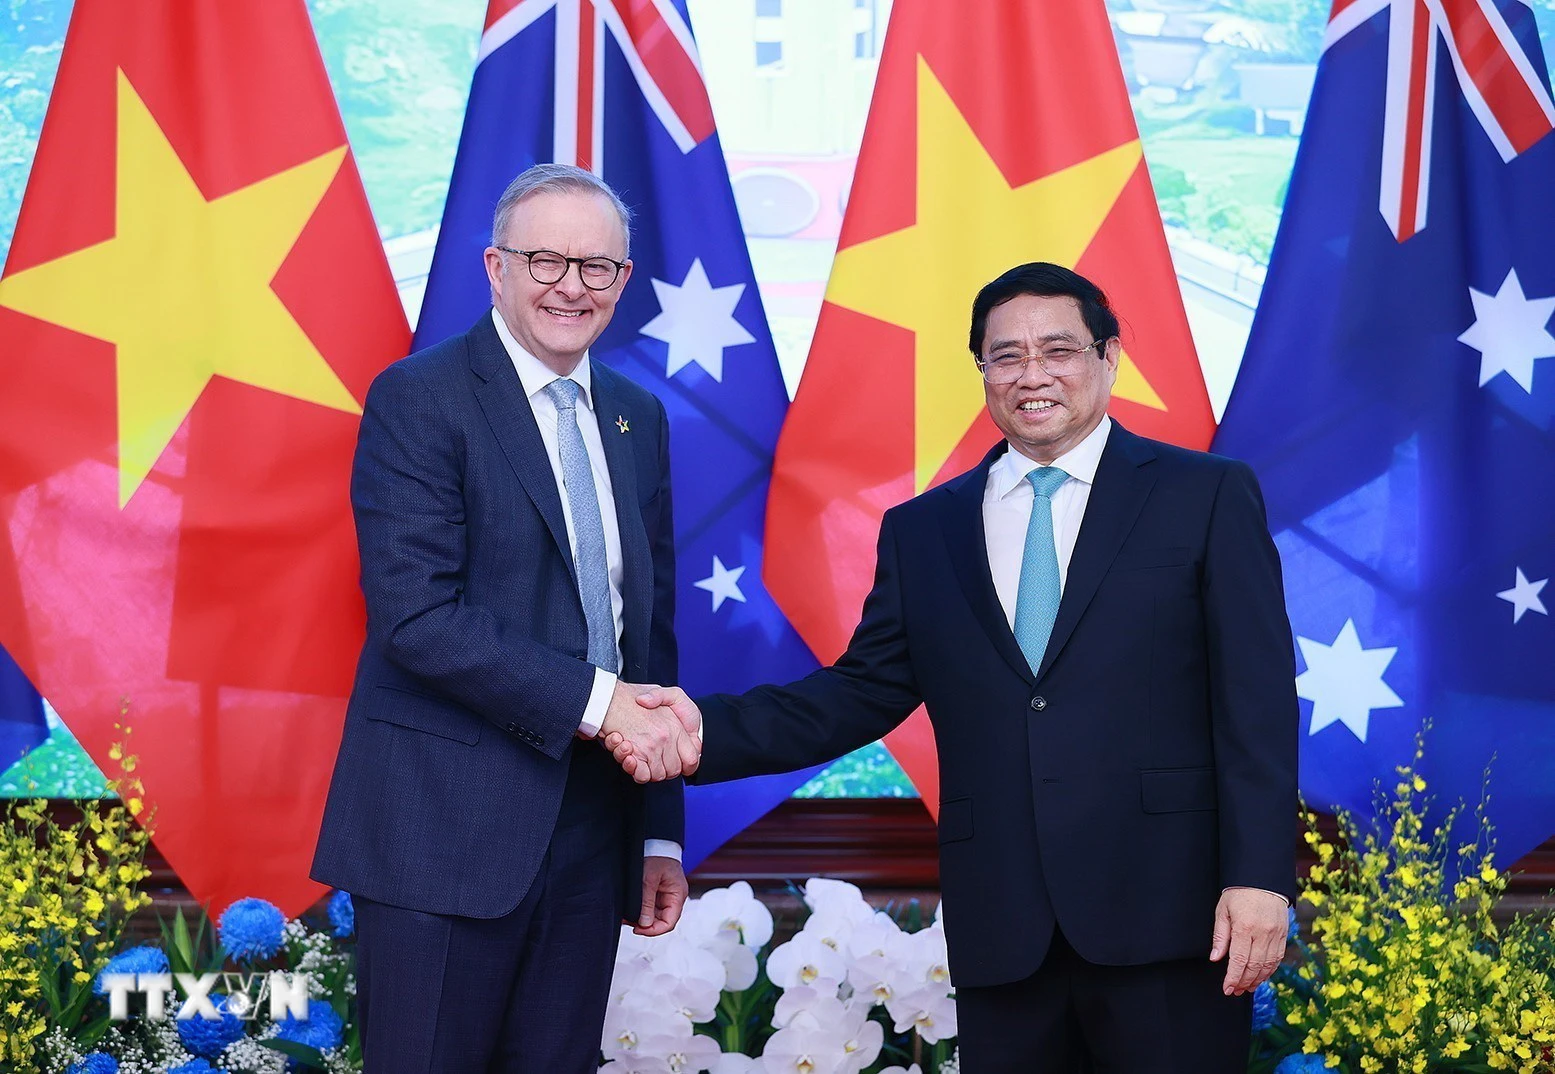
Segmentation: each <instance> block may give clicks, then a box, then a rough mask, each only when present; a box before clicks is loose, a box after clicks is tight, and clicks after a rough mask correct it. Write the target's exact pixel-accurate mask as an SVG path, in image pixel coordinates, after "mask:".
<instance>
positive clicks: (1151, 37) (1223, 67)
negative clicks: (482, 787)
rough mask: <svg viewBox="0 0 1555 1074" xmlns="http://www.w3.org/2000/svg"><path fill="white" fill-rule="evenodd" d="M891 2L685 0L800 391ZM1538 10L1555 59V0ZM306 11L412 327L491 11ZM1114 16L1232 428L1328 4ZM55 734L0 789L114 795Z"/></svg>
mask: <svg viewBox="0 0 1555 1074" xmlns="http://www.w3.org/2000/svg"><path fill="white" fill-rule="evenodd" d="M890 6H891V5H890V0H691V3H690V8H691V16H692V25H693V28H694V30H695V32H696V35H697V38H698V41H699V44H700V49H701V55H702V62H703V67H704V70H705V73H706V77H707V80H708V83H709V88H710V91H711V95H712V101H713V106H714V110H715V111H716V113H717V119H718V124H719V129H720V131H721V136H722V141H723V145H724V148H725V152H726V155H727V157H728V161H729V169H730V173H731V177H732V180H733V184H734V190H735V195H736V199H737V201H738V203H739V207H740V211H741V217H742V222H743V225H744V229H745V232H746V236H747V239H748V242H749V244H750V249H751V255H752V259H753V262H754V264H755V269H756V274H757V278H758V282H759V284H760V288H761V293H762V298H763V301H764V304H765V307H766V312H767V316H768V319H769V321H770V324H771V327H772V332H773V336H774V338H775V340H776V342H777V346H778V351H779V356H780V359H781V361H782V364H783V372H784V377H785V381H786V383H787V385H788V388H789V391H790V394H792V392H793V390H794V388H795V386H796V385H797V383H798V379H799V376H800V374H801V372H802V370H803V366H804V358H805V354H806V351H807V349H808V346H809V342H810V337H811V335H812V334H813V332H814V328H815V320H816V315H817V313H818V311H819V309H820V305H821V298H822V294H823V292H824V289H825V284H826V278H827V274H828V272H829V269H830V266H831V260H832V255H833V252H834V250H835V246H836V239H837V231H838V227H839V225H840V222H841V219H842V211H843V208H844V206H845V205H846V201H847V196H848V190H849V184H850V180H851V177H852V172H853V163H854V159H855V157H856V154H857V151H858V146H859V140H860V137H861V135H862V131H863V127H864V119H865V114H866V112H867V109H868V105H869V97H870V91H871V87H872V85H873V79H874V74H875V66H876V63H877V61H878V56H879V51H880V46H881V43H882V41H883V39H884V36H885V33H886V30H887V26H888V21H889V15H890ZM1530 6H1531V7H1533V9H1534V11H1535V14H1536V16H1537V19H1538V22H1539V27H1540V31H1541V37H1542V38H1543V41H1544V45H1545V49H1546V52H1548V50H1549V48H1550V45H1551V41H1552V39H1555V0H1535V2H1533V3H1531V4H1530ZM308 7H309V11H310V13H311V16H312V19H313V24H314V28H315V30H316V32H317V35H318V40H319V44H320V47H321V49H322V52H323V55H324V59H325V63H326V65H327V66H328V69H329V74H330V78H331V82H332V84H333V86H334V90H335V94H336V96H337V98H338V100H339V103H340V108H341V112H342V114H343V116H344V120H345V124H346V128H347V131H348V133H349V135H350V139H351V144H352V150H353V152H354V153H355V155H356V158H357V161H358V164H359V167H360V171H361V174H362V177H363V180H364V182H365V184H366V187H367V193H368V196H369V198H370V201H371V204H372V209H373V213H374V216H375V219H376V221H377V225H378V229H379V233H380V235H381V236H382V239H383V244H384V250H385V252H386V254H387V255H388V258H389V262H390V266H391V268H392V269H393V272H394V276H395V280H396V283H397V284H398V287H399V291H400V296H401V299H402V301H403V303H404V305H405V308H406V311H407V313H408V315H409V317H410V320H411V323H412V325H414V323H415V320H416V315H417V312H418V310H419V308H420V302H421V295H422V289H423V287H424V285H425V280H426V274H427V270H428V267H429V265H430V261H431V256H432V251H433V248H434V245H435V241H436V235H437V227H438V222H439V219H440V216H441V213H442V208H443V202H444V197H445V195H446V192H447V187H448V179H449V172H450V169H451V167H452V163H453V157H454V150H455V146H456V143H457V140H458V136H459V130H460V124H461V120H462V118H463V112H464V104H465V96H466V94H467V92H468V87H469V82H470V74H471V71H472V69H473V67H474V63H475V52H476V44H477V39H478V30H479V27H480V23H481V16H482V13H483V11H484V8H485V2H484V0H444V2H442V3H439V4H424V3H419V2H417V0H308ZM1107 7H1108V11H1109V14H1110V16H1111V20H1112V25H1113V29H1114V33H1115V38H1116V40H1117V43H1118V49H1119V55H1120V58H1121V61H1122V66H1123V70H1124V72H1125V75H1126V76H1127V78H1128V81H1129V88H1130V96H1131V99H1132V102H1133V105H1134V111H1135V116H1136V119H1137V121H1138V125H1139V129H1140V133H1141V135H1142V137H1143V140H1144V145H1145V152H1146V157H1147V160H1148V163H1149V168H1150V173H1151V177H1152V180H1153V183H1154V186H1155V191H1156V195H1157V198H1158V200H1159V203H1160V208H1161V213H1162V217H1163V219H1164V221H1165V223H1166V228H1167V234H1168V241H1169V244H1170V247H1171V251H1172V256H1173V261H1174V264H1175V266H1176V269H1177V274H1178V280H1179V283H1180V285H1181V288H1182V292H1183V297H1184V302H1185V305H1186V308H1187V312H1188V319H1189V323H1190V326H1191V328H1192V330H1193V335H1194V340H1195V344H1196V347H1197V350H1198V355H1199V360H1200V362H1201V364H1202V366H1203V369H1204V373H1205V379H1206V383H1207V385H1208V388H1209V393H1210V398H1211V401H1212V404H1213V406H1214V408H1215V413H1216V415H1217V417H1218V416H1219V414H1220V412H1221V409H1222V408H1223V406H1224V404H1225V400H1226V397H1227V395H1228V394H1229V392H1230V388H1231V383H1232V380H1233V379H1234V377H1235V374H1236V369H1237V366H1238V363H1239V362H1240V360H1241V356H1242V351H1243V348H1244V346H1245V344H1246V340H1247V333H1248V328H1249V325H1250V324H1251V322H1252V317H1253V312H1254V310H1255V309H1256V307H1257V303H1258V299H1259V296H1260V293H1261V290H1262V285H1263V280H1264V275H1265V269H1266V266H1267V263H1268V259H1269V252H1270V248H1271V246H1272V244H1273V240H1274V235H1275V230H1276V228H1277V226H1278V223H1279V217H1280V210H1281V206H1282V203H1283V201H1284V197H1285V191H1286V186H1287V181H1288V177H1289V173H1290V168H1291V163H1292V161H1293V159H1294V157H1295V152H1296V146H1297V142H1298V140H1299V136H1300V133H1301V130H1302V122H1303V117H1304V114H1305V110H1306V105H1307V97H1308V95H1309V93H1310V90H1311V85H1312V77H1313V71H1314V65H1315V63H1316V61H1317V58H1318V54H1319V52H1320V50H1321V46H1322V36H1323V28H1324V24H1325V21H1326V18H1327V12H1328V8H1329V4H1328V3H1327V0H1225V2H1218V3H1217V2H1213V0H1109V2H1108V4H1107ZM70 11H71V5H70V3H69V2H68V0H0V257H3V256H4V255H5V253H6V252H7V251H8V250H9V246H10V241H11V235H12V231H13V228H14V226H15V221H16V216H17V212H18V209H19V206H20V203H21V198H22V192H23V190H24V189H25V186H26V182H27V176H28V173H29V169H30V165H31V161H32V156H33V152H34V150H35V148H36V143H37V138H38V134H39V129H40V127H41V125H42V121H43V116H44V112H45V109H46V107H47V105H48V100H49V93H50V90H51V87H52V84H53V79H54V74H55V69H56V67H57V64H58V62H59V56H60V49H61V46H62V44H63V41H64V36H65V31H66V27H67V25H68V22H69V19H70ZM1030 61H1031V63H1032V64H1033V65H1041V64H1062V63H1064V58H1063V50H1062V48H1061V47H1058V46H1056V45H1055V47H1054V48H1053V49H1052V50H1051V52H1049V53H1048V54H1046V55H1033V56H1032V57H1031V58H1030ZM1009 92H1010V93H1011V94H1012V95H1018V94H1019V93H1020V92H1021V87H1020V86H1019V85H1012V86H1010V87H1009ZM1123 312H1124V314H1125V316H1126V314H1127V311H1126V310H1125V311H1123ZM0 390H4V389H3V386H0ZM0 703H3V701H0ZM45 718H46V720H47V724H48V727H47V737H46V738H45V739H44V740H43V741H42V743H41V744H39V745H37V746H36V747H34V748H33V749H31V750H30V751H29V752H28V753H26V754H24V755H23V756H22V758H21V760H19V761H17V762H16V763H14V764H11V765H10V766H9V767H8V768H3V766H4V764H5V761H7V760H10V759H11V758H0V795H15V794H23V793H27V794H31V793H44V794H48V795H52V796H67V797H68V796H94V795H97V794H100V793H101V792H102V789H103V777H102V776H101V774H100V773H99V772H98V771H97V769H96V767H95V766H94V765H93V764H92V762H91V761H90V760H89V759H88V758H87V757H86V755H85V753H84V752H83V751H82V750H81V749H80V748H79V746H77V745H76V743H75V740H74V738H73V737H72V736H71V734H70V732H69V730H68V728H66V727H65V726H64V725H63V724H62V723H61V722H60V721H59V719H58V718H57V716H55V714H54V713H53V711H52V710H51V709H48V708H47V706H46V705H45ZM34 785H35V786H34ZM798 794H799V795H801V796H865V797H868V796H910V795H912V794H913V790H912V787H911V785H910V784H909V783H908V782H907V781H906V779H905V778H904V777H903V776H902V773H901V770H900V769H899V768H897V766H896V765H895V763H894V762H893V761H892V760H891V759H890V757H889V755H888V754H886V752H885V751H884V750H883V749H881V748H879V747H870V748H867V749H865V750H861V751H859V752H858V753H856V754H854V755H852V756H851V757H849V758H846V759H844V760H843V761H841V762H838V763H837V764H836V765H834V766H832V767H831V768H830V769H828V770H826V771H825V772H823V773H822V774H821V775H819V776H817V777H816V778H815V779H814V780H812V781H811V782H810V783H809V784H807V785H806V786H804V787H803V788H801V790H800V791H799V792H798Z"/></svg>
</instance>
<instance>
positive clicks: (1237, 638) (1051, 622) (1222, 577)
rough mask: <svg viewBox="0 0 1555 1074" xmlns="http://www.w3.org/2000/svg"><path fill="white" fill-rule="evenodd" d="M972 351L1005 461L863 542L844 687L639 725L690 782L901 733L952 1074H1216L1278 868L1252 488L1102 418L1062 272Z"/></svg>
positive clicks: (1286, 833) (887, 522) (1272, 610)
mask: <svg viewBox="0 0 1555 1074" xmlns="http://www.w3.org/2000/svg"><path fill="white" fill-rule="evenodd" d="M970 343H971V349H972V354H973V357H974V359H975V361H976V365H977V368H978V369H979V370H980V371H981V373H982V375H983V379H984V387H985V393H986V398H987V405H988V412H989V414H990V416H991V417H992V418H993V421H994V423H995V424H996V425H997V426H998V428H999V429H1000V430H1001V431H1002V432H1003V433H1004V442H1002V443H1000V444H999V445H998V446H997V447H996V448H994V449H993V450H992V451H990V452H989V453H988V456H987V457H986V458H985V459H984V460H983V461H982V463H981V464H979V465H978V466H977V467H976V468H974V469H973V470H971V471H969V472H968V473H965V474H963V475H961V476H960V477H957V478H954V479H952V480H951V481H949V482H947V483H945V484H944V485H942V486H940V487H938V488H935V489H933V490H931V491H929V492H926V493H924V494H923V495H921V496H918V497H917V498H915V499H913V500H911V501H909V502H907V503H905V504H902V505H900V506H898V507H896V508H893V509H892V510H890V511H888V512H887V513H886V515H885V518H884V520H883V522H882V524H881V529H880V544H879V559H878V566H877V568H876V574H875V584H874V588H873V590H872V591H871V592H870V594H869V596H868V598H867V599H866V601H865V603H864V610H863V616H862V619H861V621H860V623H859V626H858V629H857V630H856V632H855V633H854V635H853V638H852V641H851V642H850V644H849V646H848V650H847V652H846V653H845V654H843V656H842V658H841V659H840V660H839V661H838V662H837V663H836V664H835V665H834V666H832V667H829V668H824V669H822V670H820V671H818V672H816V673H815V674H813V675H811V676H809V677H808V678H806V679H804V680H802V681H800V682H797V683H794V684H792V685H789V686H784V687H770V686H769V687H758V688H757V689H754V690H752V691H750V692H749V693H746V694H743V695H741V696H738V697H732V696H726V695H725V696H715V697H708V698H702V699H699V701H698V702H697V703H696V704H697V705H699V706H700V717H699V715H698V713H697V712H696V711H695V707H696V706H694V705H692V704H691V703H690V702H689V701H688V700H687V699H685V696H684V694H683V693H681V692H680V691H678V690H673V691H671V690H667V691H660V692H656V693H653V694H647V695H644V696H643V697H642V698H641V699H640V700H641V701H642V702H643V703H644V704H645V705H651V704H659V703H668V704H671V705H673V706H674V707H675V709H676V714H677V715H679V716H680V717H681V719H682V721H683V722H684V723H685V725H686V726H687V727H688V728H690V729H695V728H696V727H697V721H698V719H699V718H705V720H706V728H705V732H706V735H707V742H706V752H705V754H704V756H703V758H702V763H701V768H700V770H699V772H698V777H697V778H698V779H700V780H707V781H713V780H724V779H733V778H736V777H739V776H749V775H754V774H757V773H763V772H776V771H783V770H787V769H794V768H800V767H803V766H805V765H812V764H816V763H820V762H823V761H826V760H829V759H831V758H834V757H838V756H841V755H842V754H844V753H847V752H848V751H849V750H852V749H855V748H857V747H859V746H862V745H864V744H866V743H868V742H871V741H873V740H874V739H877V738H879V737H880V736H881V735H883V734H884V733H885V732H886V731H888V730H890V729H891V728H892V727H894V726H896V724H898V723H899V722H901V721H902V720H903V719H905V718H906V717H907V716H908V715H909V714H910V713H911V712H912V711H913V710H914V709H916V708H917V707H918V705H919V704H920V703H923V704H926V705H927V707H928V712H929V716H930V718H931V720H932V721H933V725H934V735H935V740H936V742H937V744H938V751H939V774H940V785H941V794H942V801H941V803H940V815H939V840H940V876H941V883H942V887H943V896H944V921H945V932H946V938H947V941H948V944H949V950H950V960H951V974H952V977H953V979H954V981H955V983H956V991H957V1005H958V1014H959V1022H960V1038H959V1039H960V1044H961V1048H962V1068H961V1069H962V1070H963V1071H965V1072H966V1074H989V1072H1006V1071H1007V1072H1011V1074H1014V1072H1020V1074H1027V1072H1031V1071H1070V1070H1077V1069H1078V1070H1094V1071H1109V1072H1119V1074H1123V1072H1126V1074H1155V1072H1160V1074H1190V1072H1191V1074H1232V1072H1236V1074H1241V1072H1243V1071H1245V1070H1246V1062H1247V1049H1248V1040H1249V1028H1250V1014H1251V1012H1250V997H1249V995H1248V994H1249V992H1250V991H1251V990H1252V989H1253V988H1254V987H1256V986H1257V985H1258V984H1259V983H1260V982H1261V981H1263V980H1264V979H1265V978H1267V977H1268V976H1269V974H1270V973H1272V972H1273V970H1274V968H1275V966H1276V965H1277V964H1278V962H1279V959H1280V957H1281V955H1282V953H1283V951H1284V945H1285V930H1286V907H1287V905H1288V898H1287V894H1286V893H1288V892H1290V891H1291V889H1292V887H1293V881H1294V876H1293V873H1294V856H1295V847H1294V835H1295V815H1296V783H1295V770H1296V727H1297V718H1296V712H1297V710H1296V698H1295V688H1294V682H1293V678H1294V667H1293V664H1294V658H1293V654H1292V651H1291V641H1290V629H1289V624H1288V621H1287V619H1286V615H1285V609H1284V601H1283V595H1282V589H1281V582H1280V566H1279V559H1278V556H1277V554H1276V552H1275V549H1274V544H1273V542H1272V541H1271V540H1270V537H1269V533H1268V529H1267V524H1266V521H1265V517H1264V510H1263V503H1262V499H1261V497H1260V494H1259V491H1258V485H1257V482H1256V480H1255V479H1254V477H1253V475H1252V472H1251V471H1250V470H1249V469H1248V468H1247V467H1246V466H1245V465H1243V464H1241V463H1237V462H1233V461H1231V460H1228V459H1223V458H1217V457H1215V456H1213V455H1207V454H1203V453H1200V452H1194V451H1186V450H1183V449H1180V448H1176V447H1171V446H1169V445H1166V444H1161V443H1155V442H1152V441H1149V440H1145V439H1142V438H1141V437H1138V436H1135V435H1133V434H1132V433H1129V432H1128V431H1127V430H1125V429H1124V428H1123V427H1122V426H1120V425H1118V424H1117V423H1116V422H1113V421H1112V420H1111V419H1109V418H1108V417H1107V415H1106V407H1107V403H1108V399H1109V397H1110V394H1111V390H1112V385H1113V382H1114V380H1115V379H1116V375H1117V368H1118V360H1119V352H1120V343H1119V340H1118V322H1117V318H1116V317H1115V316H1114V314H1113V312H1112V310H1111V309H1110V308H1109V307H1108V305H1107V301H1106V298H1105V296H1104V295H1103V294H1102V293H1101V291H1100V290H1099V289H1097V288H1096V286H1095V285H1094V284H1092V283H1091V282H1090V281H1088V280H1086V279H1084V278H1083V277H1080V276H1078V275H1076V274H1075V273H1073V272H1071V271H1069V270H1068V269H1064V268H1061V267H1059V266H1056V265H1049V264H1041V263H1037V264H1029V265H1022V266H1019V267H1017V268H1015V269H1012V270H1010V271H1009V272H1007V273H1005V274H1004V275H1003V276H1001V277H999V278H998V279H997V280H994V281H993V282H992V283H990V284H989V285H988V286H986V287H985V288H983V290H982V291H981V292H980V293H979V294H978V296H977V299H976V301H975V303H974V305H973V310H972V330H971V339H970ZM607 744H610V745H612V746H613V747H616V748H617V757H618V759H620V760H622V762H623V764H625V765H626V766H627V767H628V768H629V769H635V767H636V762H635V759H634V756H633V753H632V750H631V749H630V748H629V747H627V746H618V744H617V743H616V741H615V740H614V739H607ZM1206 956H1207V957H1206ZM1222 958H1224V959H1226V960H1227V966H1226V968H1225V970H1224V971H1223V972H1222V971H1221V970H1220V969H1219V967H1217V966H1214V965H1212V962H1214V961H1218V960H1220V959H1222Z"/></svg>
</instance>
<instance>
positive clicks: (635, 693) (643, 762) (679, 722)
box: [599, 682, 702, 783]
mask: <svg viewBox="0 0 1555 1074" xmlns="http://www.w3.org/2000/svg"><path fill="white" fill-rule="evenodd" d="M599 737H600V741H601V742H602V743H603V744H604V746H605V748H606V749H608V750H609V751H610V753H611V755H612V756H613V757H615V759H616V763H618V764H619V765H620V766H621V767H622V769H623V770H625V772H626V774H627V775H629V776H631V777H632V778H633V779H634V780H636V781H637V782H638V783H647V782H649V781H650V780H661V779H674V778H675V777H676V776H689V775H690V774H691V773H693V772H695V771H696V770H697V765H698V764H700V763H701V760H702V713H701V711H700V710H698V709H697V707H696V705H695V703H693V702H692V700H691V699H690V698H689V697H687V696H686V692H685V691H684V690H682V689H680V688H679V687H675V686H644V685H639V684H634V683H627V682H617V683H616V688H615V693H614V694H613V695H612V696H611V698H610V705H609V707H608V708H607V709H606V710H605V719H604V722H603V723H601V724H600V726H599Z"/></svg>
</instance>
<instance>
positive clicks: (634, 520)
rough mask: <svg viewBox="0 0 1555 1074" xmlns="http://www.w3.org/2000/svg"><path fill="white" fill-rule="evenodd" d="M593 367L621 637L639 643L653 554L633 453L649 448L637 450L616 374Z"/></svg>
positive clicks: (649, 598) (649, 602)
mask: <svg viewBox="0 0 1555 1074" xmlns="http://www.w3.org/2000/svg"><path fill="white" fill-rule="evenodd" d="M592 365H593V368H592V372H591V374H590V376H591V380H592V382H593V386H594V418H595V420H596V421H598V422H599V436H600V440H601V441H602V442H603V443H604V445H605V464H606V466H607V467H608V468H609V470H610V487H611V491H612V495H613V498H614V500H615V505H616V526H617V527H618V528H619V529H620V532H621V564H622V572H621V573H622V581H621V589H622V594H621V599H622V609H621V619H622V626H623V630H622V635H623V637H625V638H632V639H636V640H642V639H646V638H647V637H648V628H649V620H650V618H651V615H652V608H653V555H652V553H651V552H650V550H649V548H648V531H647V530H646V529H645V528H644V527H643V513H642V508H641V507H639V506H638V502H637V451H638V450H648V447H646V446H645V447H643V448H638V443H639V441H641V439H642V438H641V437H639V436H635V435H634V434H633V432H632V427H633V425H634V423H635V422H636V415H634V414H633V413H632V412H631V408H630V404H628V403H627V402H626V400H625V398H624V393H623V392H621V391H620V390H619V389H620V385H619V384H618V383H617V376H618V375H617V374H616V373H614V372H613V371H612V370H610V369H608V368H606V367H605V366H602V365H600V364H599V363H598V362H593V363H592ZM618 418H624V419H625V420H626V429H625V430H623V429H622V428H621V427H620V426H619V425H617V424H616V420H617V419H618ZM634 644H635V641H634Z"/></svg>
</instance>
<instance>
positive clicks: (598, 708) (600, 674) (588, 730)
mask: <svg viewBox="0 0 1555 1074" xmlns="http://www.w3.org/2000/svg"><path fill="white" fill-rule="evenodd" d="M615 689H616V677H615V676H614V675H612V674H610V672H608V671H606V670H605V669H604V668H595V669H594V689H592V690H590V691H589V703H588V704H587V705H585V706H584V707H583V719H582V720H581V721H579V723H578V734H580V735H582V736H583V737H584V738H597V737H599V729H600V728H601V727H602V726H604V723H605V711H606V710H607V709H608V708H610V697H611V695H612V694H614V693H615Z"/></svg>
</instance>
